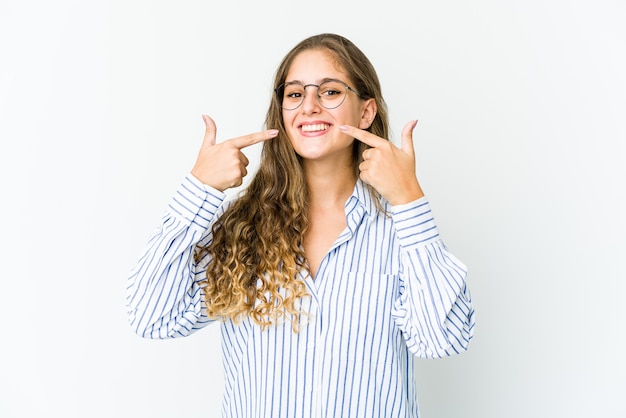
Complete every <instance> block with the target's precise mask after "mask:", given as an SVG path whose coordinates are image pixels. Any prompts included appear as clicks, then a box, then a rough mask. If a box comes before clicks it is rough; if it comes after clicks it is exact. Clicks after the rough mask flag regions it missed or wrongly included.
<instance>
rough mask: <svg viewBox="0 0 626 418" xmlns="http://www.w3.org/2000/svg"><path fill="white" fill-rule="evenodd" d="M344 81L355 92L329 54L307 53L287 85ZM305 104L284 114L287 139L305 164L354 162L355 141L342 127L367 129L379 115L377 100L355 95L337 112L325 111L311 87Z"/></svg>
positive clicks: (299, 59) (294, 66) (295, 64)
mask: <svg viewBox="0 0 626 418" xmlns="http://www.w3.org/2000/svg"><path fill="white" fill-rule="evenodd" d="M329 78H330V79H336V80H341V81H343V82H344V83H346V84H347V85H348V86H350V87H352V88H354V84H353V83H352V80H350V78H349V77H348V75H347V73H346V71H345V70H344V69H343V68H340V67H338V65H337V64H336V62H335V60H333V59H332V56H331V55H329V53H328V52H326V51H321V50H308V51H303V52H301V53H300V54H298V56H296V58H295V59H294V61H293V63H292V64H291V67H290V68H289V71H288V72H287V77H286V78H285V82H292V81H299V82H300V83H301V84H303V85H307V84H320V82H322V80H324V79H329ZM305 92H306V94H305V97H304V101H303V102H302V104H301V105H300V106H299V107H298V108H296V109H294V110H284V109H283V111H282V115H283V120H284V123H285V129H286V130H287V135H289V139H290V140H291V144H292V146H293V148H294V150H295V151H296V152H297V153H298V154H299V155H300V156H301V157H302V158H303V159H305V160H316V161H320V160H324V159H326V160H329V161H332V160H334V159H350V160H351V158H352V143H353V141H354V138H352V137H350V136H348V135H346V134H344V133H343V132H341V131H340V130H339V126H341V125H352V126H356V127H358V128H360V129H367V128H368V127H369V126H370V124H371V123H372V120H373V119H374V116H375V114H376V105H375V101H374V99H368V100H362V99H361V98H359V96H358V95H357V94H356V93H354V92H351V91H347V92H346V98H345V101H344V102H343V103H342V104H341V105H340V106H339V107H337V108H335V109H326V108H324V107H322V105H321V104H320V102H319V100H318V97H317V93H318V91H317V87H315V86H309V87H307V88H306V90H305Z"/></svg>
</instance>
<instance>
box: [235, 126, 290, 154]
mask: <svg viewBox="0 0 626 418" xmlns="http://www.w3.org/2000/svg"><path fill="white" fill-rule="evenodd" d="M276 135H278V129H269V130H267V131H263V132H256V133H253V134H248V135H244V136H239V137H237V138H232V139H229V140H228V141H229V142H232V143H233V145H235V146H236V147H237V148H239V149H242V148H245V147H249V146H250V145H254V144H257V143H259V142H263V141H267V140H268V139H272V138H274V137H275V136H276Z"/></svg>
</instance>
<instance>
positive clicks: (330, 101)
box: [317, 81, 347, 109]
mask: <svg viewBox="0 0 626 418" xmlns="http://www.w3.org/2000/svg"><path fill="white" fill-rule="evenodd" d="M346 94H347V89H346V85H345V84H343V83H341V82H339V81H325V82H323V83H322V84H320V87H319V89H318V91H317V96H318V97H319V99H320V104H321V105H322V106H324V107H325V108H326V109H334V108H336V107H338V106H340V105H341V104H342V103H343V101H344V100H345V99H346Z"/></svg>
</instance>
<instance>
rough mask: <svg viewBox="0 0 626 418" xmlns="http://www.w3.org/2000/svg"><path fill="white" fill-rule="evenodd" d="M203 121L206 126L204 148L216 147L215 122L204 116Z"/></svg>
mask: <svg viewBox="0 0 626 418" xmlns="http://www.w3.org/2000/svg"><path fill="white" fill-rule="evenodd" d="M202 120H203V121H204V125H205V126H206V131H205V132H204V139H203V140H202V146H203V147H208V146H211V145H215V134H216V132H217V127H216V126H215V122H214V121H213V119H211V118H210V117H209V116H208V115H202Z"/></svg>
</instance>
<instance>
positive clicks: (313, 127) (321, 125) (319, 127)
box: [302, 123, 330, 132]
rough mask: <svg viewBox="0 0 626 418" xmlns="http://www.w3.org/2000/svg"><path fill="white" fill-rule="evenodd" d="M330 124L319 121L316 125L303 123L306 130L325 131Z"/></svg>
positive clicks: (303, 128)
mask: <svg viewBox="0 0 626 418" xmlns="http://www.w3.org/2000/svg"><path fill="white" fill-rule="evenodd" d="M329 126H330V125H328V124H326V123H317V124H315V125H302V130H303V131H304V132H315V131H325V130H326V129H328V127H329Z"/></svg>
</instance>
